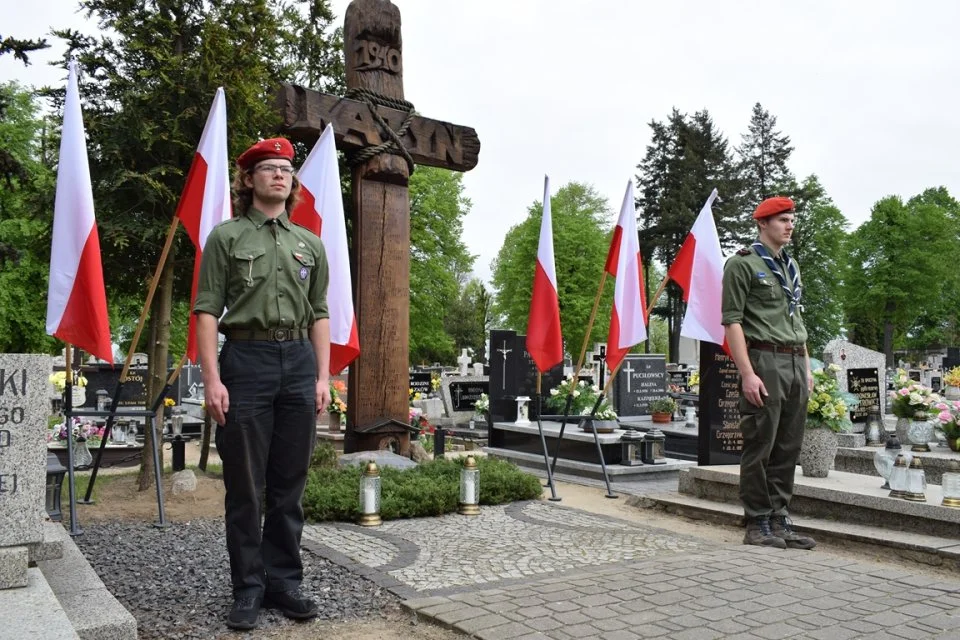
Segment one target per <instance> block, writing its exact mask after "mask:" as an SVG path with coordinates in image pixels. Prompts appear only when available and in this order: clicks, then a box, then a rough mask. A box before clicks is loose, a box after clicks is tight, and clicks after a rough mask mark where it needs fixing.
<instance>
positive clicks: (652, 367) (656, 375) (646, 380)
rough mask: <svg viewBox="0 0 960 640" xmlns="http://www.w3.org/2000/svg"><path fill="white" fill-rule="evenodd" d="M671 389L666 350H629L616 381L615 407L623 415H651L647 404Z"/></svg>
mask: <svg viewBox="0 0 960 640" xmlns="http://www.w3.org/2000/svg"><path fill="white" fill-rule="evenodd" d="M666 393H667V360H666V357H665V356H663V355H662V354H643V353H628V354H627V355H626V356H624V361H623V364H622V365H621V366H620V371H618V372H617V380H616V383H615V384H614V393H613V403H614V410H615V411H616V412H617V413H618V414H619V415H621V416H647V415H650V410H649V409H648V407H647V405H648V404H649V403H650V402H651V401H653V400H656V399H657V398H662V397H664V396H665V395H666Z"/></svg>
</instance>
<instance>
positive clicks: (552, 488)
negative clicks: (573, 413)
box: [537, 370, 560, 502]
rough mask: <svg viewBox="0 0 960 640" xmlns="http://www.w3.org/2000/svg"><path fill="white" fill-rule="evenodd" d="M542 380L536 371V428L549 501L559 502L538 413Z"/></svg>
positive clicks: (539, 373) (545, 439)
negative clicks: (541, 450) (545, 471)
mask: <svg viewBox="0 0 960 640" xmlns="http://www.w3.org/2000/svg"><path fill="white" fill-rule="evenodd" d="M542 380H543V372H541V371H539V370H538V371H537V429H538V430H539V431H540V444H541V445H542V446H543V464H544V466H545V467H546V469H547V483H548V486H549V487H550V498H548V499H549V500H550V501H551V502H560V498H558V497H557V487H556V484H555V483H554V481H553V470H552V469H550V454H549V452H548V451H547V438H546V437H545V436H544V435H543V420H542V419H541V418H540V413H541V411H542V409H543V402H542V400H543V396H542V395H541V394H540V383H541V382H542Z"/></svg>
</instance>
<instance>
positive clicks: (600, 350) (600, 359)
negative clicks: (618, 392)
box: [590, 344, 607, 389]
mask: <svg viewBox="0 0 960 640" xmlns="http://www.w3.org/2000/svg"><path fill="white" fill-rule="evenodd" d="M606 357H607V345H605V344H600V345H597V350H596V351H595V352H594V354H593V355H592V356H591V357H590V359H591V360H593V361H594V362H596V363H598V364H599V366H600V382H599V383H598V385H597V386H599V387H600V388H601V389H602V388H603V386H604V384H603V383H604V382H605V381H606V379H605V378H604V373H605V370H604V365H605V363H606Z"/></svg>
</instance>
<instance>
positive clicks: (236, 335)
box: [223, 328, 310, 342]
mask: <svg viewBox="0 0 960 640" xmlns="http://www.w3.org/2000/svg"><path fill="white" fill-rule="evenodd" d="M223 335H225V336H227V340H269V341H270V342H286V341H287V340H304V339H306V338H309V337H310V330H309V329H286V328H279V329H224V331H223Z"/></svg>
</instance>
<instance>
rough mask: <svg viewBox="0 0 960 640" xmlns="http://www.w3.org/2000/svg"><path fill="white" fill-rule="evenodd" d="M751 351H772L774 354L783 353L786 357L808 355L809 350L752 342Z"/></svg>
mask: <svg viewBox="0 0 960 640" xmlns="http://www.w3.org/2000/svg"><path fill="white" fill-rule="evenodd" d="M748 348H750V349H757V350H758V351H771V352H773V353H782V354H783V355H786V356H802V355H806V353H807V350H806V348H804V347H794V346H791V345H782V344H771V343H769V342H751V343H750V346H749V347H748Z"/></svg>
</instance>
